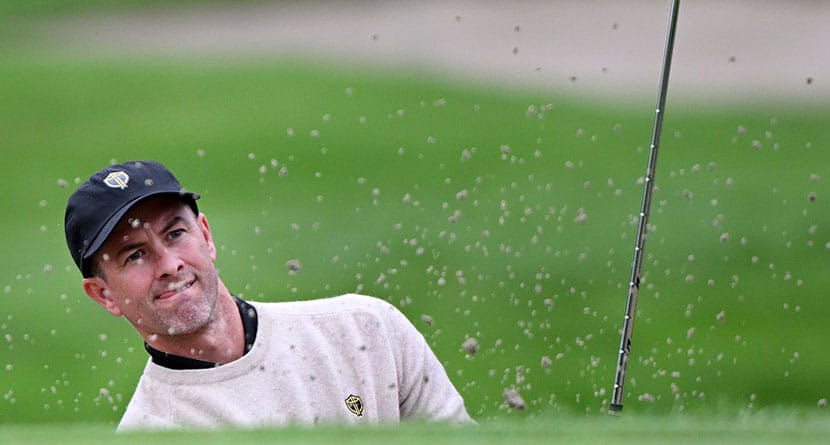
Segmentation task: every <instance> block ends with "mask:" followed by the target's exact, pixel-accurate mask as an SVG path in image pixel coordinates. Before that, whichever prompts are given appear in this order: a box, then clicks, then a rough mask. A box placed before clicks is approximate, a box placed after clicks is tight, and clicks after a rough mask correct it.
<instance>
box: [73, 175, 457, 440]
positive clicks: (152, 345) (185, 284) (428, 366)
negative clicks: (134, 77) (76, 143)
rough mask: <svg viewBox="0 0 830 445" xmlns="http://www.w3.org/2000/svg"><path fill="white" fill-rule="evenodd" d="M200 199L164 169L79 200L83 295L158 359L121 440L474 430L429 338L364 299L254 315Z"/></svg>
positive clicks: (97, 186) (82, 190) (89, 186)
mask: <svg viewBox="0 0 830 445" xmlns="http://www.w3.org/2000/svg"><path fill="white" fill-rule="evenodd" d="M198 198H199V195H197V194H195V193H191V192H188V191H186V190H185V189H184V188H182V186H181V185H180V184H179V182H178V180H177V179H176V178H175V177H174V176H173V174H172V173H171V172H170V171H168V170H167V169H166V168H165V167H164V166H162V165H161V164H159V163H157V162H153V161H138V162H136V161H134V162H127V163H124V164H119V165H113V166H110V167H107V168H104V169H102V170H100V171H99V172H97V173H95V174H94V175H93V176H92V177H91V178H89V180H88V181H86V182H85V183H83V184H82V185H81V186H80V187H79V188H78V189H77V190H76V191H75V192H74V193H73V194H72V196H70V198H69V201H68V203H67V207H66V216H65V231H66V239H67V244H68V246H69V250H70V252H71V254H72V257H73V259H74V260H75V263H76V264H77V266H78V268H79V269H80V271H81V273H82V275H83V277H84V278H83V288H84V291H85V292H86V293H87V295H89V296H90V297H91V298H92V299H93V300H94V301H95V302H96V303H98V304H99V305H101V306H102V307H103V308H104V309H106V310H107V311H109V312H110V313H111V314H112V315H114V316H117V317H121V316H123V317H124V318H125V319H126V320H127V321H128V322H129V323H130V324H131V325H132V326H133V327H134V328H135V330H136V331H137V332H138V334H139V335H141V337H142V338H143V339H144V342H145V348H146V349H147V351H148V353H149V354H150V359H149V360H148V362H147V365H146V367H145V369H144V373H143V375H142V376H141V379H140V381H139V383H138V386H137V388H136V391H135V394H134V395H133V397H132V399H131V401H130V403H129V405H128V406H127V409H126V412H125V413H124V416H123V417H122V419H121V422H120V424H119V426H118V429H119V430H129V429H151V428H175V427H190V428H193V427H235V426H236V427H242V426H250V427H261V426H275V425H285V424H306V425H307V424H316V423H333V422H337V423H355V424H357V423H388V422H398V421H400V420H405V419H421V420H435V421H446V422H472V420H471V419H470V417H469V415H468V414H467V411H466V409H465V408H464V402H463V400H462V398H461V396H460V395H459V394H458V392H457V391H456V389H455V388H454V387H453V385H452V383H451V382H450V380H449V378H448V377H447V373H446V371H445V370H444V368H443V367H442V366H441V364H440V362H439V361H438V359H437V358H436V357H435V355H434V353H433V352H432V351H431V349H430V348H429V346H428V345H427V343H426V342H425V340H424V338H423V336H422V335H421V334H420V333H419V332H418V331H417V330H416V329H415V327H414V326H413V325H412V324H411V323H410V322H409V321H408V320H407V319H406V318H405V317H404V316H403V315H402V314H401V313H400V312H399V311H398V310H397V309H395V308H394V307H393V306H391V305H390V304H388V303H386V302H384V301H382V300H379V299H375V298H370V297H365V296H360V295H344V296H340V297H335V298H330V299H322V300H313V301H304V302H284V303H261V302H246V301H243V300H241V299H239V298H236V297H234V296H233V295H232V294H231V293H230V292H229V291H228V289H227V288H226V287H225V285H224V284H223V283H222V280H221V279H220V278H219V276H218V274H217V271H216V268H215V266H214V261H215V260H216V247H215V246H214V242H213V238H212V235H211V230H210V226H209V224H208V221H207V218H206V217H205V215H204V214H201V213H199V210H198V207H197V205H196V200H197V199H198Z"/></svg>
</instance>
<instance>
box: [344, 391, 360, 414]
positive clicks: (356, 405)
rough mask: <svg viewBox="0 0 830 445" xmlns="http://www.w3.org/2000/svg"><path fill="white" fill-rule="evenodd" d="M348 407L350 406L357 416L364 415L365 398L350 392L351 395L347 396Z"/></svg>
mask: <svg viewBox="0 0 830 445" xmlns="http://www.w3.org/2000/svg"><path fill="white" fill-rule="evenodd" d="M346 408H349V411H350V412H351V413H352V414H354V415H355V416H357V417H360V416H362V415H363V400H361V399H360V397H359V396H356V395H354V394H349V397H346Z"/></svg>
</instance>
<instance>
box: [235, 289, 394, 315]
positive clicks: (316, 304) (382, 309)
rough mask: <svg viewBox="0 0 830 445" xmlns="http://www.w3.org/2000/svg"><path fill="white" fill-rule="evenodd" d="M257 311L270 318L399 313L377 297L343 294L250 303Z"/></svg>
mask: <svg viewBox="0 0 830 445" xmlns="http://www.w3.org/2000/svg"><path fill="white" fill-rule="evenodd" d="M250 303H251V304H253V305H254V307H255V308H256V309H257V311H262V312H264V313H267V314H269V315H272V316H278V317H279V316H292V315H296V316H315V315H320V316H325V315H334V314H339V313H348V312H372V313H375V314H376V315H379V316H387V315H388V314H389V313H399V311H398V309H397V308H395V306H393V305H392V304H390V303H388V302H386V301H385V300H382V299H380V298H377V297H370V296H367V295H360V294H345V295H340V296H337V297H330V298H320V299H315V300H305V301H290V302H268V303H265V302H250Z"/></svg>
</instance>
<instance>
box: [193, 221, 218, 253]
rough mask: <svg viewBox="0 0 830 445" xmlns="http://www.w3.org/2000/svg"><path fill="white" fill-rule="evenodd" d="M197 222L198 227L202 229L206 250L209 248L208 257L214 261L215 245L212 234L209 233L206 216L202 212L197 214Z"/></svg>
mask: <svg viewBox="0 0 830 445" xmlns="http://www.w3.org/2000/svg"><path fill="white" fill-rule="evenodd" d="M197 222H198V224H199V229H201V231H202V236H203V237H204V239H205V243H207V246H208V250H210V257H211V259H213V261H216V245H214V244H213V235H212V234H211V233H210V224H208V220H207V217H206V216H205V214H204V213H200V214H199V217H198V218H197Z"/></svg>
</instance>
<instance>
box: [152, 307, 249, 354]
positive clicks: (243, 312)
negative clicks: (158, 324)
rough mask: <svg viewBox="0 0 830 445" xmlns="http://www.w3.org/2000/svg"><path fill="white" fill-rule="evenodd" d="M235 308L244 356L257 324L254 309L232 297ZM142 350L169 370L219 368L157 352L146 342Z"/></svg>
mask: <svg viewBox="0 0 830 445" xmlns="http://www.w3.org/2000/svg"><path fill="white" fill-rule="evenodd" d="M234 300H235V301H236V307H237V308H238V309H239V316H240V317H242V329H243V330H244V331H245V354H247V353H248V351H250V350H251V348H252V347H253V346H254V341H256V333H257V328H258V326H259V322H258V319H257V313H256V309H255V308H254V307H253V306H251V305H250V304H248V303H247V302H246V301H244V300H242V299H241V298H237V297H234ZM144 349H146V350H147V352H148V353H149V354H150V357H152V360H153V363H155V364H157V365H159V366H164V367H165V368H170V369H177V370H182V369H209V368H215V367H217V366H220V364H219V363H213V362H206V361H202V360H196V359H193V358H188V357H182V356H179V355H173V354H168V353H167V352H162V351H159V350H158V349H155V348H153V347H152V346H150V345H149V344H147V342H144Z"/></svg>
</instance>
